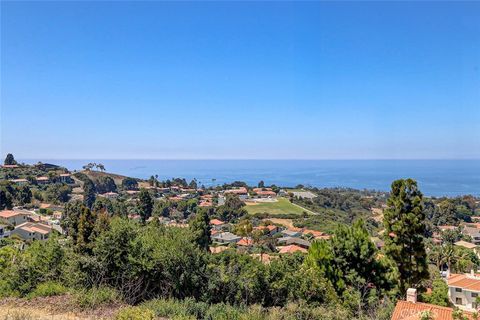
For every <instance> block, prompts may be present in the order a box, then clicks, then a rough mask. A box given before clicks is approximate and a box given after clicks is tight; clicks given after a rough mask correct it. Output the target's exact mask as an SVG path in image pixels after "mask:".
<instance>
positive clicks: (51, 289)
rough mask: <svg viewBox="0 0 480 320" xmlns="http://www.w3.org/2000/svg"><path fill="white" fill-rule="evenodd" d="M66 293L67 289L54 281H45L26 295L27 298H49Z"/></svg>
mask: <svg viewBox="0 0 480 320" xmlns="http://www.w3.org/2000/svg"><path fill="white" fill-rule="evenodd" d="M66 292H67V288H65V286H63V285H62V284H60V283H58V282H54V281H47V282H44V283H40V284H39V285H38V286H37V287H36V288H35V289H34V290H33V291H32V292H30V293H29V294H28V295H27V298H29V299H31V298H36V297H51V296H58V295H62V294H64V293H66Z"/></svg>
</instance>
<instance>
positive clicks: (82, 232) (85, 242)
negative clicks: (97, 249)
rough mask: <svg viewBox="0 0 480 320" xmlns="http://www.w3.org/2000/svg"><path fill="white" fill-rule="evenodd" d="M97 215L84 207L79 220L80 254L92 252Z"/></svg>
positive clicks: (78, 239) (78, 246)
mask: <svg viewBox="0 0 480 320" xmlns="http://www.w3.org/2000/svg"><path fill="white" fill-rule="evenodd" d="M95 221H96V214H95V212H92V211H91V210H90V209H88V208H85V207H83V209H82V213H81V214H80V219H79V220H78V237H77V248H78V250H79V251H80V252H91V250H92V246H91V243H92V241H93V236H92V235H93V233H94V230H95Z"/></svg>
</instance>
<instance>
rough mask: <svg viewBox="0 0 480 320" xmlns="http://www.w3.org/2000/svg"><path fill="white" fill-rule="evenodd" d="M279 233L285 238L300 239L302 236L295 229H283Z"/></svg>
mask: <svg viewBox="0 0 480 320" xmlns="http://www.w3.org/2000/svg"><path fill="white" fill-rule="evenodd" d="M281 233H282V234H283V235H284V236H285V237H300V236H301V235H302V233H301V231H300V230H296V229H285V230H282V231H281Z"/></svg>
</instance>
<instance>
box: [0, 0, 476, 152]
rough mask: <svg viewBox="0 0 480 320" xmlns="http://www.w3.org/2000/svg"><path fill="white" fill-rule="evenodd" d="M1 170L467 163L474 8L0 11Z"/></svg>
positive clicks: (211, 6)
mask: <svg viewBox="0 0 480 320" xmlns="http://www.w3.org/2000/svg"><path fill="white" fill-rule="evenodd" d="M1 9H2V10H1V80H2V82H1V150H0V151H1V154H2V155H4V154H6V153H7V152H12V153H14V155H16V157H17V158H23V159H25V158H48V159H52V158H70V159H73V158H82V159H92V158H96V159H99V158H109V159H114V158H121V159H125V158H143V159H150V158H152V159H180V158H181V159H390V158H395V159H425V158H427V159H431V158H439V159H451V158H461V159H464V158H477V159H478V158H480V2H464V3H462V2H456V3H449V2H436V3H435V2H371V3H360V2H325V3H312V2H302V3H300V2H296V3H289V2H278V3H274V2H262V3H260V2H258V3H257V2H243V3H239V2H208V3H200V2H163V3H162V2H142V3H135V2H3V1H2V3H1Z"/></svg>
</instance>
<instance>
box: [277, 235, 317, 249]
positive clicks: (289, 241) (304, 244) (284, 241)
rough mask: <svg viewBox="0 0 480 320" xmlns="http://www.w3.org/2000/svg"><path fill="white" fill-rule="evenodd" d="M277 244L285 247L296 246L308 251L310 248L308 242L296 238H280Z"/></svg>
mask: <svg viewBox="0 0 480 320" xmlns="http://www.w3.org/2000/svg"><path fill="white" fill-rule="evenodd" d="M278 243H281V244H285V245H292V244H294V245H297V246H299V247H302V248H305V249H308V248H310V242H309V241H307V240H304V239H301V238H297V237H282V238H278Z"/></svg>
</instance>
